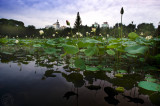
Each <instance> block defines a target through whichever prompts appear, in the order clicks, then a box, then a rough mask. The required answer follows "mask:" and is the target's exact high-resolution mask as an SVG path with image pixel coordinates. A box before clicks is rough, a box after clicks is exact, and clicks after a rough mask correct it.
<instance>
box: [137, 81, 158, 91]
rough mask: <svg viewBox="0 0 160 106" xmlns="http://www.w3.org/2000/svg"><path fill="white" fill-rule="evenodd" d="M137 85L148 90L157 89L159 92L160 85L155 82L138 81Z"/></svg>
mask: <svg viewBox="0 0 160 106" xmlns="http://www.w3.org/2000/svg"><path fill="white" fill-rule="evenodd" d="M138 86H139V87H142V88H144V89H146V90H150V91H159V92H160V85H159V84H157V83H153V82H148V81H140V82H139V83H138Z"/></svg>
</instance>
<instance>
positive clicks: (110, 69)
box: [102, 68, 113, 71]
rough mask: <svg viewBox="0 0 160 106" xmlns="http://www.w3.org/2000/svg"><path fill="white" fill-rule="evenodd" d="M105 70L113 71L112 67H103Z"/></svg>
mask: <svg viewBox="0 0 160 106" xmlns="http://www.w3.org/2000/svg"><path fill="white" fill-rule="evenodd" d="M102 70H103V71H113V69H112V68H102Z"/></svg>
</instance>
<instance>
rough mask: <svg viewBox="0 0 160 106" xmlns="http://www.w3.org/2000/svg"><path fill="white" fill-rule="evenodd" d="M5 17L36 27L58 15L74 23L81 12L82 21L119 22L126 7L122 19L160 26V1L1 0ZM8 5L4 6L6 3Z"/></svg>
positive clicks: (49, 22)
mask: <svg viewBox="0 0 160 106" xmlns="http://www.w3.org/2000/svg"><path fill="white" fill-rule="evenodd" d="M1 1H2V5H3V6H1V5H0V6H1V7H0V11H1V15H0V17H2V18H8V19H11V18H12V19H16V20H20V21H23V22H24V23H25V25H35V26H36V27H37V28H40V27H41V28H42V27H45V25H51V24H53V23H55V22H56V20H57V19H58V20H59V22H60V24H61V25H65V24H66V23H65V21H66V20H69V21H70V22H71V25H72V26H73V25H74V22H75V19H76V15H77V12H78V11H79V12H80V16H81V19H82V24H83V25H89V26H91V25H92V24H93V23H94V22H98V23H99V24H102V23H103V22H105V21H107V22H108V23H109V25H110V26H113V25H115V24H116V23H117V22H120V9H121V7H122V6H123V7H124V15H123V23H124V24H126V25H128V24H129V23H131V21H133V22H134V23H135V24H139V23H142V22H147V23H154V25H155V26H156V27H157V25H158V22H159V21H160V20H159V17H160V12H159V10H160V6H159V5H160V1H157V0H121V1H120V0H54V1H53V0H17V1H15V0H8V1H6V0H1ZM4 5H5V6H4Z"/></svg>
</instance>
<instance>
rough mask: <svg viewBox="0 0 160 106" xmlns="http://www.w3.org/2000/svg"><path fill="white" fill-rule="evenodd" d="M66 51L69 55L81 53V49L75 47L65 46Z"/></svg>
mask: <svg viewBox="0 0 160 106" xmlns="http://www.w3.org/2000/svg"><path fill="white" fill-rule="evenodd" d="M63 48H64V51H65V52H66V53H68V54H76V53H78V52H79V49H78V48H77V47H76V46H73V45H63Z"/></svg>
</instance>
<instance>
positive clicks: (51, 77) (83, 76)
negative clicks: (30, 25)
mask: <svg viewBox="0 0 160 106" xmlns="http://www.w3.org/2000/svg"><path fill="white" fill-rule="evenodd" d="M40 33H41V34H42V35H43V32H40ZM42 35H41V36H42ZM159 41H160V38H158V37H152V36H147V37H143V36H141V35H138V34H136V33H135V32H131V33H129V35H128V37H122V36H121V37H120V38H114V37H112V36H109V35H108V36H95V35H94V34H93V35H92V36H91V35H88V36H86V37H84V36H83V35H81V34H76V35H75V36H73V37H69V36H67V37H55V36H53V38H50V39H49V38H45V37H43V38H42V39H38V38H34V39H31V38H26V39H21V38H7V37H6V38H0V44H1V45H0V64H1V66H0V67H1V69H2V70H5V69H6V70H7V69H9V67H11V69H13V71H12V72H7V71H5V72H3V75H4V76H5V77H4V76H2V72H1V75H0V77H1V78H2V79H3V80H6V81H7V82H6V86H5V85H4V87H1V85H0V89H6V88H7V87H8V88H9V87H11V88H12V89H13V91H16V92H19V93H18V94H17V95H14V93H13V92H12V91H10V90H9V91H8V92H10V93H11V94H13V95H14V96H13V95H12V96H13V97H12V98H13V99H14V100H17V98H19V97H20V96H18V95H20V93H22V92H24V94H23V95H24V98H22V100H21V101H28V102H27V104H28V105H32V104H34V103H37V102H36V100H35V101H31V99H35V98H38V99H39V100H41V99H42V98H43V96H42V95H45V96H47V95H49V96H47V97H46V98H47V99H48V100H50V99H51V98H52V99H53V98H61V99H60V101H62V102H58V104H59V105H66V106H69V105H73V104H74V105H77V106H78V104H79V105H80V106H81V105H83V102H84V101H85V100H88V101H90V103H88V104H87V103H86V104H87V105H89V104H92V105H93V106H94V105H95V106H97V105H98V104H100V105H101V106H103V105H105V104H107V103H108V104H114V105H117V104H122V105H125V104H134V105H136V104H140V105H145V106H148V105H149V104H150V105H153V104H154V105H160V100H159V98H160V54H159V53H160V52H159V50H160V48H159V47H158V46H157V45H159ZM6 65H8V66H6ZM6 67H8V68H6ZM18 67H19V68H18ZM11 69H10V70H11ZM17 70H18V71H17ZM4 73H10V74H4ZM11 73H12V74H11ZM14 73H16V74H14ZM34 74H35V75H34ZM7 75H8V77H7ZM56 78H57V79H56ZM11 80H12V81H14V84H15V85H14V86H16V83H18V85H17V86H16V87H14V86H11V85H12V84H11ZM21 80H22V81H23V82H25V83H27V84H28V85H27V84H25V83H21ZM44 81H46V83H45V82H44ZM0 82H1V81H0ZM7 83H8V84H7ZM56 83H58V84H56ZM9 84H11V85H9ZM46 84H47V85H46ZM54 84H55V86H57V88H58V89H59V90H57V89H56V87H53V86H54ZM19 86H21V87H22V88H21V87H19ZM23 86H24V87H23ZM29 86H32V87H33V88H30V87H29ZM41 86H48V87H46V88H41ZM63 86H64V87H63ZM25 87H29V89H30V90H31V91H30V93H29V92H28V91H27V90H25ZM39 87H40V88H39ZM34 88H35V89H37V91H36V90H34ZM47 88H48V89H47ZM51 88H53V89H54V91H53V89H51ZM18 89H19V91H17V90H18ZM38 89H39V90H38ZM59 91H61V93H59ZM25 92H27V94H28V97H30V98H27V95H26V94H25ZM35 92H36V93H39V94H40V96H35V95H32V94H34V93H35ZM40 92H44V93H40ZM52 92H54V93H55V92H57V93H58V94H57V93H56V94H55V95H56V97H55V96H53V94H52ZM92 94H93V95H92ZM107 95H108V96H107ZM116 95H117V96H116ZM145 95H146V96H145ZM74 97H75V98H76V100H75V99H74ZM12 98H11V99H12ZM65 98H66V99H65ZM91 98H92V99H91ZM121 98H123V99H121ZM124 98H125V99H124ZM67 100H68V104H66V102H65V101H67ZM69 100H72V101H69ZM94 100H95V101H96V102H94V103H91V101H94ZM57 101H58V100H57ZM128 101H130V102H128ZM45 102H47V101H45ZM40 103H42V104H43V102H42V101H40ZM49 103H50V102H49ZM17 104H21V103H20V102H17ZM52 104H54V103H52ZM21 105H23V104H21ZM57 106H58V105H57Z"/></svg>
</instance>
